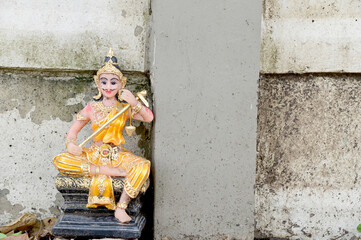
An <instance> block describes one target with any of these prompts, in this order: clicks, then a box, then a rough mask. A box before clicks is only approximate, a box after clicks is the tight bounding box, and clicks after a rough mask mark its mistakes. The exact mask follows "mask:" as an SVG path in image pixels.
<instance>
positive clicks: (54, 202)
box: [0, 70, 151, 225]
mask: <svg viewBox="0 0 361 240" xmlns="http://www.w3.org/2000/svg"><path fill="white" fill-rule="evenodd" d="M125 76H127V77H128V89H129V90H131V91H132V92H136V91H137V90H139V89H148V90H149V80H148V78H147V77H146V76H145V75H144V74H140V73H127V72H126V73H125ZM0 85H1V86H2V87H1V88H0V133H1V138H0V146H1V148H0V156H1V157H0V162H1V167H2V168H1V181H0V225H3V224H6V223H9V222H11V221H12V220H15V219H16V218H18V217H20V215H22V214H23V213H25V212H30V213H35V214H36V215H37V216H38V218H39V219H41V218H45V217H50V216H58V215H59V213H60V212H59V207H60V206H61V204H62V201H63V199H62V197H61V194H60V193H58V192H57V190H56V188H55V184H54V178H55V176H56V175H57V173H58V172H57V170H56V169H55V167H54V166H53V163H52V159H53V157H55V155H57V154H59V153H61V152H64V151H65V135H66V133H67V131H68V130H69V127H70V125H71V122H72V120H73V118H74V117H75V113H77V112H78V111H79V110H81V109H82V108H83V106H85V104H86V103H87V102H89V101H91V98H92V96H94V95H95V94H96V93H97V90H96V88H95V85H94V84H93V80H92V72H45V71H20V70H0ZM134 125H135V126H138V128H137V130H136V132H135V134H134V135H133V136H132V137H128V136H125V138H126V146H125V147H126V148H127V149H130V150H132V151H134V152H135V153H136V154H139V155H141V156H145V157H147V158H149V157H150V150H151V148H150V141H149V140H150V134H151V124H140V123H139V122H137V121H134ZM90 134H91V129H90V126H89V124H88V126H87V127H86V128H85V129H83V130H82V131H81V133H80V134H79V136H78V139H79V141H78V142H81V141H82V140H84V139H85V138H86V137H87V136H89V135H90Z"/></svg>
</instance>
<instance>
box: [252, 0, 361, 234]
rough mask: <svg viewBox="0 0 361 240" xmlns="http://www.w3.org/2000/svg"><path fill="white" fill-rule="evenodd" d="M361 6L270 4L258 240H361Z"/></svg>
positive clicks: (266, 7)
mask: <svg viewBox="0 0 361 240" xmlns="http://www.w3.org/2000/svg"><path fill="white" fill-rule="evenodd" d="M360 10H361V5H360V3H359V2H357V1H268V0H265V1H264V4H263V21H262V50H261V75H260V79H259V89H258V91H259V93H258V95H259V96H258V97H259V98H258V123H257V125H258V127H257V129H258V130H257V132H258V136H257V151H258V156H257V178H256V205H255V223H256V226H255V230H256V236H258V237H278V238H287V239H358V238H360V237H361V235H360V233H358V232H357V230H356V227H357V225H358V224H359V223H360V222H359V219H360V211H359V209H360V207H361V205H360V194H359V191H358V189H359V172H360V170H361V169H360V166H359V165H360V164H359V159H360V148H359V142H360V131H359V130H360V129H359V125H360V121H359V116H360V98H359V92H360V79H361V78H360V74H359V72H360V65H359V57H358V56H359V55H360V54H359V52H360V51H361V50H360V49H361V48H360V45H359V41H358V39H357V38H358V36H359V28H360V23H359V19H358V17H357V14H356V13H357V12H359V11H360Z"/></svg>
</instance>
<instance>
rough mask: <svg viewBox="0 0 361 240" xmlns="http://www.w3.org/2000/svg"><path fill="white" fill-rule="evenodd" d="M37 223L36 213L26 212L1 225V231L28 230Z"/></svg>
mask: <svg viewBox="0 0 361 240" xmlns="http://www.w3.org/2000/svg"><path fill="white" fill-rule="evenodd" d="M35 223H36V216H35V215H34V214H30V213H25V214H24V215H23V216H21V217H20V218H18V219H17V220H15V221H14V222H12V223H9V224H6V225H3V226H1V227H0V232H2V233H5V234H6V233H8V232H10V231H26V230H29V229H31V228H32V226H34V224H35Z"/></svg>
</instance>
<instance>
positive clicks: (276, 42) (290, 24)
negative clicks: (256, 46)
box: [261, 0, 361, 73]
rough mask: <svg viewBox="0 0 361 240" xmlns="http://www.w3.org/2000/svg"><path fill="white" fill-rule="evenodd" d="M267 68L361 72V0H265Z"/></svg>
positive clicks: (263, 64) (263, 58)
mask: <svg viewBox="0 0 361 240" xmlns="http://www.w3.org/2000/svg"><path fill="white" fill-rule="evenodd" d="M263 3H264V6H263V7H264V11H263V27H262V51H261V52H262V54H261V72H262V73H288V72H296V73H307V72H308V73H309V72H361V65H360V55H361V42H360V39H359V35H360V32H361V18H360V11H361V2H360V1H354V0H302V1H299V0H288V1H283V0H264V1H263Z"/></svg>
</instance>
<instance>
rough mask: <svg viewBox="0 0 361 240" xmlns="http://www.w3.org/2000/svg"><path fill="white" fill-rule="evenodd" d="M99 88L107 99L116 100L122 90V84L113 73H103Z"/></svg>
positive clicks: (100, 77)
mask: <svg viewBox="0 0 361 240" xmlns="http://www.w3.org/2000/svg"><path fill="white" fill-rule="evenodd" d="M98 86H99V88H100V91H101V92H102V94H103V96H104V97H105V98H108V99H111V98H115V96H116V94H117V93H118V92H119V90H120V89H122V83H121V81H120V79H119V77H118V76H117V75H115V74H113V73H103V74H100V76H99V81H98Z"/></svg>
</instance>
